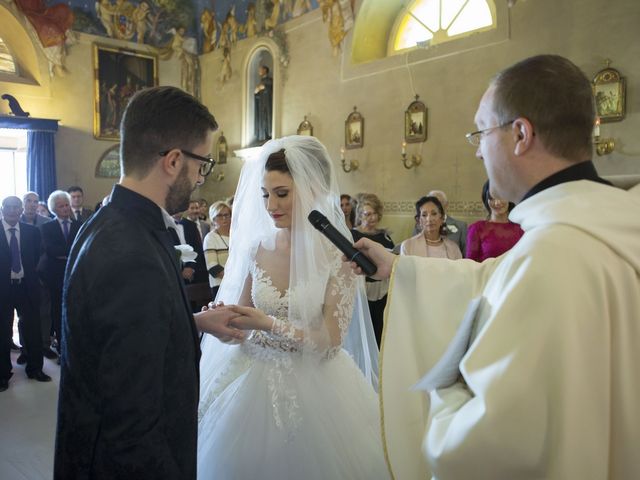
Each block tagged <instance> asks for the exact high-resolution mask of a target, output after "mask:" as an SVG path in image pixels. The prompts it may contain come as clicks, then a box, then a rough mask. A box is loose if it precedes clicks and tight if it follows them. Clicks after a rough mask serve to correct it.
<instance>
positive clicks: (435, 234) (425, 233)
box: [400, 196, 462, 260]
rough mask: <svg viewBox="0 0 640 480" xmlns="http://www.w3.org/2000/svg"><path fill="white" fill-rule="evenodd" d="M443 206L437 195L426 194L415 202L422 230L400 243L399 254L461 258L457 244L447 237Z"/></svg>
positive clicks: (417, 218)
mask: <svg viewBox="0 0 640 480" xmlns="http://www.w3.org/2000/svg"><path fill="white" fill-rule="evenodd" d="M444 219H445V214H444V207H443V205H442V203H440V200H439V199H438V197H435V196H432V197H430V196H426V197H422V198H421V199H420V200H418V201H417V202H416V220H417V221H418V222H419V224H420V227H421V228H422V232H420V233H419V234H418V235H416V236H414V237H411V238H408V239H407V240H405V241H404V242H402V244H401V245H400V255H416V256H419V257H436V258H450V259H452V260H457V259H459V258H462V253H461V252H460V248H459V247H458V244H457V243H455V242H453V241H452V240H449V239H448V238H447V236H446V235H447V227H446V226H445V223H444Z"/></svg>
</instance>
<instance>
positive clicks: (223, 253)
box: [203, 201, 231, 298]
mask: <svg viewBox="0 0 640 480" xmlns="http://www.w3.org/2000/svg"><path fill="white" fill-rule="evenodd" d="M209 218H210V219H211V225H212V229H211V231H210V232H209V233H207V235H206V236H205V237H204V241H203V247H204V258H205V261H206V262H207V271H208V272H209V286H210V287H211V297H212V298H216V294H217V293H218V288H220V283H221V282H222V278H223V277H224V266H225V263H226V262H227V257H228V256H229V232H230V229H231V207H230V206H229V205H228V204H227V203H226V202H222V201H219V202H215V203H214V204H213V205H211V207H209Z"/></svg>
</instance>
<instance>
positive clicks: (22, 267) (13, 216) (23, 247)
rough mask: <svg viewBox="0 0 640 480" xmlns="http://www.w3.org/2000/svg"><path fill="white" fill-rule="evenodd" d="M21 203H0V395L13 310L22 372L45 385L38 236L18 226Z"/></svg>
mask: <svg viewBox="0 0 640 480" xmlns="http://www.w3.org/2000/svg"><path fill="white" fill-rule="evenodd" d="M21 214H22V201H21V200H20V199H19V198H18V197H7V198H5V199H4V200H3V201H2V222H1V223H2V234H1V235H0V275H1V276H2V277H1V280H0V392H3V391H5V390H6V389H7V388H8V387H9V378H11V376H12V372H11V370H12V367H11V351H10V348H11V337H12V328H11V326H12V325H13V313H14V310H15V311H17V312H18V314H19V315H20V317H21V318H22V322H23V325H22V332H23V340H24V345H23V347H24V349H25V354H26V357H27V359H26V360H27V362H26V363H27V365H26V368H25V371H26V373H27V376H28V377H29V378H32V379H35V380H37V381H39V382H49V381H51V377H49V376H48V375H46V374H45V373H44V372H43V371H42V335H41V333H40V312H39V305H40V303H39V288H40V287H39V285H38V276H37V273H36V266H37V264H38V259H39V258H40V232H39V231H38V229H37V228H35V227H33V226H31V225H27V224H26V223H21V222H19V221H18V220H19V218H20V215H21Z"/></svg>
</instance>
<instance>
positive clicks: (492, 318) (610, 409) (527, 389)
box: [380, 181, 640, 480]
mask: <svg viewBox="0 0 640 480" xmlns="http://www.w3.org/2000/svg"><path fill="white" fill-rule="evenodd" d="M638 212H640V196H637V195H633V194H631V193H629V192H625V191H623V190H618V189H615V188H613V187H609V186H606V185H602V184H598V183H595V182H589V181H576V182H569V183H564V184H560V185H556V186H554V187H551V188H549V189H547V190H544V191H542V192H540V193H538V194H536V195H534V196H532V197H530V198H528V199H526V200H525V201H523V202H521V203H520V204H519V205H518V206H517V207H516V208H515V209H514V210H513V211H512V212H511V215H510V219H511V220H512V221H513V222H516V223H519V224H520V225H521V226H522V229H523V230H524V232H525V233H524V236H523V237H522V238H521V239H520V241H519V242H518V243H517V244H516V245H515V246H514V247H513V248H512V249H511V250H510V251H509V252H507V253H506V254H504V255H502V256H501V257H498V258H495V259H489V260H487V261H485V262H483V263H481V264H479V263H476V262H473V261H467V260H456V261H450V260H446V259H432V258H420V257H400V258H399V259H398V260H397V263H396V265H395V268H394V273H393V274H392V279H391V285H390V291H389V301H388V303H387V311H386V319H385V333H384V338H383V344H382V349H381V363H380V373H381V375H380V383H381V387H380V401H381V405H382V414H383V418H382V423H383V439H384V443H385V454H386V458H387V461H388V464H389V468H390V470H391V472H392V474H393V475H394V477H395V478H396V479H399V480H404V479H424V478H428V475H429V474H430V473H431V474H432V475H433V476H434V478H437V479H438V480H449V479H455V480H459V479H474V480H480V479H490V480H498V479H509V480H511V479H518V480H525V479H557V480H572V479H580V480H589V479H593V480H596V479H597V480H603V479H616V480H618V479H619V480H626V479H636V478H640V454H639V452H640V450H639V449H640V375H639V374H638V365H640V348H639V346H640V215H639V213H638ZM472 300H474V301H473V302H472ZM476 302H478V303H477V310H476V311H475V312H471V313H474V317H473V321H474V326H473V328H472V329H471V332H470V335H469V338H468V340H469V342H470V344H469V346H468V348H467V349H466V353H465V354H464V356H463V357H462V360H461V361H460V362H459V372H460V376H459V377H458V378H457V380H456V381H454V382H453V384H451V385H449V386H444V385H443V386H442V388H436V389H433V390H432V391H431V392H430V394H429V395H430V397H427V396H426V395H425V394H424V392H420V391H410V388H411V387H412V386H414V385H415V384H416V383H417V382H418V381H419V380H420V379H421V377H423V376H424V375H425V373H427V372H428V371H429V370H430V369H432V368H433V367H434V365H435V364H436V363H437V362H438V360H439V359H440V357H441V356H442V354H443V353H444V352H445V350H447V348H448V346H449V343H450V341H451V339H452V338H454V335H455V333H456V331H457V329H458V326H459V325H460V322H461V321H462V319H463V317H465V312H466V311H467V307H468V306H469V305H470V304H476ZM440 363H441V362H440ZM439 365H440V364H439ZM421 447H422V448H421ZM423 453H424V455H423ZM425 457H426V460H425Z"/></svg>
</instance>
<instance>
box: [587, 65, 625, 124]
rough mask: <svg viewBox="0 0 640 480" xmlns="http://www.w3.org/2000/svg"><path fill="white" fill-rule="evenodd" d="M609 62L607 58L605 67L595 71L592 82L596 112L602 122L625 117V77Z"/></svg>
mask: <svg viewBox="0 0 640 480" xmlns="http://www.w3.org/2000/svg"><path fill="white" fill-rule="evenodd" d="M609 64H610V62H609V61H608V60H607V68H605V69H604V70H600V71H599V72H598V73H596V75H595V77H593V82H592V84H593V97H594V100H595V104H596V114H597V115H598V117H600V121H601V122H602V123H607V122H619V121H621V120H622V119H624V117H625V103H626V92H625V79H624V77H622V76H620V72H619V71H618V70H616V69H615V68H610V67H609Z"/></svg>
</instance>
